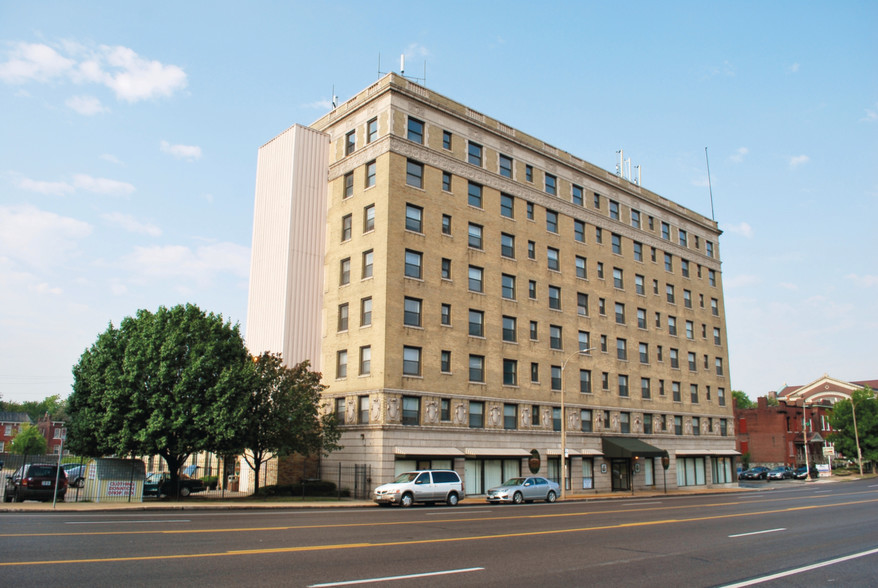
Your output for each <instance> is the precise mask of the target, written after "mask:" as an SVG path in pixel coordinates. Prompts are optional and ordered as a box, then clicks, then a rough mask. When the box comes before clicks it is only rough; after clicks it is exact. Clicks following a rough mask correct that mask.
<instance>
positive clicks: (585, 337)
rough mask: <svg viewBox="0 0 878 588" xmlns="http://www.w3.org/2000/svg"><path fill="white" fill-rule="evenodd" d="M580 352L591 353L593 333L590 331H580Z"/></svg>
mask: <svg viewBox="0 0 878 588" xmlns="http://www.w3.org/2000/svg"><path fill="white" fill-rule="evenodd" d="M579 352H580V353H583V354H590V353H591V334H590V333H589V332H588V331H579Z"/></svg>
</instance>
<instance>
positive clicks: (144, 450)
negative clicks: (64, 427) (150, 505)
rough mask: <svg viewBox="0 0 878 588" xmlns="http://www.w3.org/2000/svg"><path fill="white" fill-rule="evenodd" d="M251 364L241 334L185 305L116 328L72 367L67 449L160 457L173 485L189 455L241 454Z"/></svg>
mask: <svg viewBox="0 0 878 588" xmlns="http://www.w3.org/2000/svg"><path fill="white" fill-rule="evenodd" d="M249 363H250V360H249V355H248V353H247V350H246V348H245V346H244V341H243V339H242V338H241V334H240V332H239V329H238V326H237V325H235V326H232V325H231V324H230V323H228V322H223V319H222V316H220V315H215V314H213V313H210V314H207V313H205V312H203V311H201V310H200V309H199V308H198V307H197V306H194V305H191V304H187V305H185V306H182V305H180V306H175V307H173V308H171V309H168V308H165V307H160V308H159V309H158V310H157V311H156V312H155V313H151V312H149V311H146V310H139V311H138V312H137V315H136V316H135V317H133V318H132V317H126V318H125V319H123V320H122V322H121V324H120V326H119V328H118V329H117V328H115V327H114V326H113V325H112V324H110V325H109V327H108V328H107V330H106V331H105V332H104V333H102V334H100V335H99V336H98V338H97V341H96V342H95V343H94V344H93V345H92V346H91V347H90V348H89V349H87V350H86V351H85V353H83V354H82V357H81V358H80V360H79V363H77V364H76V365H75V366H74V367H73V376H74V379H73V393H72V394H71V395H70V397H69V398H68V405H69V406H68V415H69V428H68V446H69V448H70V449H71V451H74V452H76V453H79V454H80V455H88V456H100V455H109V454H116V455H159V456H161V457H162V459H164V460H165V462H166V463H167V465H168V471H169V472H170V474H171V481H172V482H173V483H176V481H177V478H178V475H179V469H180V466H181V465H182V464H183V463H184V462H185V461H186V459H187V458H188V457H189V456H190V455H191V454H193V453H195V452H199V451H214V452H217V453H234V452H236V451H238V450H239V449H240V443H239V437H240V428H241V423H242V421H243V420H244V419H243V417H244V414H245V411H246V408H247V395H246V393H245V390H246V383H247V377H248V376H247V374H248V373H249V369H250V368H249Z"/></svg>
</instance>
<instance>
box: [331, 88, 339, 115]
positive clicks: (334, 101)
mask: <svg viewBox="0 0 878 588" xmlns="http://www.w3.org/2000/svg"><path fill="white" fill-rule="evenodd" d="M336 108H338V96H336V95H335V84H332V109H333V110H335V109H336Z"/></svg>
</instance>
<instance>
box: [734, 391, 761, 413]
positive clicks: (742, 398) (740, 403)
mask: <svg viewBox="0 0 878 588" xmlns="http://www.w3.org/2000/svg"><path fill="white" fill-rule="evenodd" d="M732 398H734V399H735V404H736V405H737V407H738V408H740V409H745V408H755V407H756V403H755V402H753V401H752V400H750V397H749V396H747V395H746V394H745V393H744V392H742V391H741V390H732Z"/></svg>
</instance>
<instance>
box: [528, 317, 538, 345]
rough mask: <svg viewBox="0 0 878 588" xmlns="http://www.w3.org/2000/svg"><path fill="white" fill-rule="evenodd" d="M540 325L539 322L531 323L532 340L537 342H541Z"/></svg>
mask: <svg viewBox="0 0 878 588" xmlns="http://www.w3.org/2000/svg"><path fill="white" fill-rule="evenodd" d="M539 334H540V332H539V323H538V322H537V321H531V322H530V340H531V341H537V340H539Z"/></svg>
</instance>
